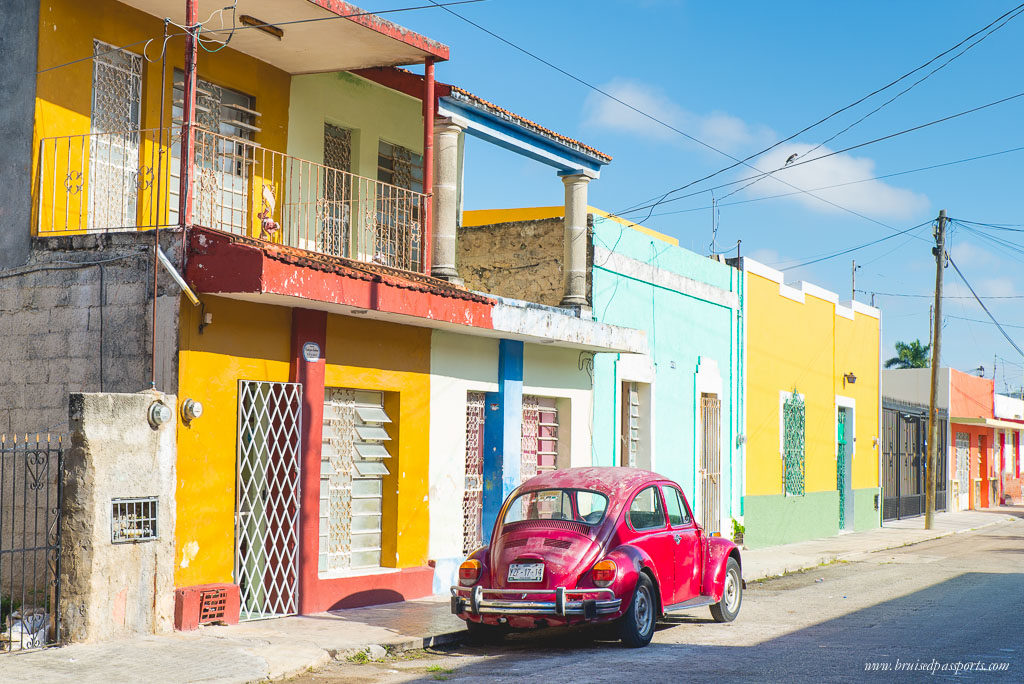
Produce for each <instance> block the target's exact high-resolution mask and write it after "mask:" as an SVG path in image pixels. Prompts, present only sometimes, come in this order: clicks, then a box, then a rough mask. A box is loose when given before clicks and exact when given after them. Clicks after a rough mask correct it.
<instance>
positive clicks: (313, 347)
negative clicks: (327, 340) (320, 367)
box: [302, 342, 320, 363]
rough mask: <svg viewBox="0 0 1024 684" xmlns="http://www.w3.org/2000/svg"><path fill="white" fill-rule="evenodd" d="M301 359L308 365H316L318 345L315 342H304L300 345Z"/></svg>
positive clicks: (318, 351) (318, 357)
mask: <svg viewBox="0 0 1024 684" xmlns="http://www.w3.org/2000/svg"><path fill="white" fill-rule="evenodd" d="M302 358H304V359H305V360H306V361H307V362H308V363H316V362H317V361H319V360H320V345H319V344H317V343H316V342H306V343H305V344H304V345H302Z"/></svg>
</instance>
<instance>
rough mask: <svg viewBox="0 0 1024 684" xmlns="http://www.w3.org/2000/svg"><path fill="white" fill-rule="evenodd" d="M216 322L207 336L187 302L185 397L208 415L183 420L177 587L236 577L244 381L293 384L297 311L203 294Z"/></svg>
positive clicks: (181, 388)
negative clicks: (294, 316)
mask: <svg viewBox="0 0 1024 684" xmlns="http://www.w3.org/2000/svg"><path fill="white" fill-rule="evenodd" d="M203 302H204V304H205V306H206V309H205V310H206V312H207V313H211V314H213V321H214V322H213V324H212V325H209V326H207V327H206V328H205V330H204V331H203V334H202V335H200V334H199V332H198V329H197V326H198V323H199V316H200V310H199V309H197V308H195V307H193V306H192V305H191V304H189V303H188V302H187V301H184V300H183V301H182V305H181V328H180V330H181V350H180V352H179V354H178V402H179V405H180V403H181V402H182V401H184V400H185V399H195V400H197V401H200V402H201V403H202V404H203V415H202V416H201V417H200V418H198V419H196V420H194V421H192V423H191V425H186V424H184V423H182V422H181V418H180V414H179V418H178V420H179V423H178V490H177V492H176V496H177V510H178V517H177V525H176V529H175V560H174V569H175V576H174V584H175V586H178V587H187V586H192V585H196V584H206V583H209V582H232V581H234V580H233V579H232V572H233V567H234V543H235V541H234V539H235V537H234V534H235V522H234V516H235V470H236V449H237V434H238V381H239V380H240V379H242V380H256V381H265V382H288V374H289V371H290V367H291V366H290V357H291V326H292V315H291V309H288V308H285V307H275V306H262V305H259V304H250V303H248V302H239V301H232V300H227V299H221V298H218V297H203Z"/></svg>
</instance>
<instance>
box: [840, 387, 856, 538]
mask: <svg viewBox="0 0 1024 684" xmlns="http://www.w3.org/2000/svg"><path fill="white" fill-rule="evenodd" d="M849 412H850V409H847V408H844V407H839V408H838V409H837V410H836V489H837V490H838V491H839V529H841V530H846V529H851V528H852V527H853V482H852V480H853V477H852V472H851V471H852V464H851V463H850V460H851V458H850V451H851V449H849V447H848V443H849V442H850V441H852V440H849V439H847V431H846V417H847V415H848V414H849ZM851 422H852V421H851Z"/></svg>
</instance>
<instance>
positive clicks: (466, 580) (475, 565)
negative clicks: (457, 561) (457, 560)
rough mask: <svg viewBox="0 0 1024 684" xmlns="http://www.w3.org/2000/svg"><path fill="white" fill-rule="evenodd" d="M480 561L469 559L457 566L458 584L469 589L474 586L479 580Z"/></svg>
mask: <svg viewBox="0 0 1024 684" xmlns="http://www.w3.org/2000/svg"><path fill="white" fill-rule="evenodd" d="M481 567H483V566H481V565H480V561H478V560H475V559H470V560H468V561H463V563H462V565H460V566H459V584H461V585H462V586H464V587H471V586H473V585H474V584H476V581H477V580H478V579H480V569H481Z"/></svg>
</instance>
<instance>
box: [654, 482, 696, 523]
mask: <svg viewBox="0 0 1024 684" xmlns="http://www.w3.org/2000/svg"><path fill="white" fill-rule="evenodd" d="M661 491H662V493H663V494H664V495H665V509H666V510H667V511H668V524H669V525H671V526H672V527H678V526H679V525H689V524H690V514H689V513H687V511H686V504H685V503H683V495H682V492H680V491H679V490H678V489H676V488H675V487H666V486H662V488H661Z"/></svg>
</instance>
